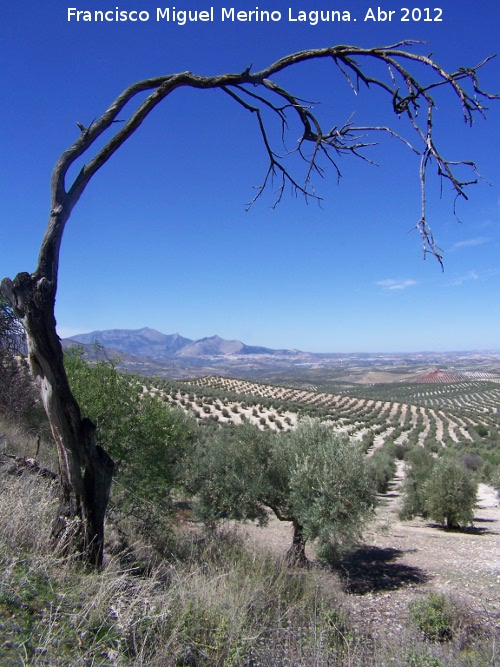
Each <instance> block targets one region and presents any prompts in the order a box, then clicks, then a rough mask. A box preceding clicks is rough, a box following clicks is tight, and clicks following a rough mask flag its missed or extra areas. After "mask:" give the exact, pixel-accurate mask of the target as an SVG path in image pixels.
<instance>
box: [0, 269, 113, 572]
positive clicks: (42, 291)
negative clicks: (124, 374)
mask: <svg viewBox="0 0 500 667" xmlns="http://www.w3.org/2000/svg"><path fill="white" fill-rule="evenodd" d="M1 288H2V293H3V294H4V295H5V296H6V298H7V299H8V300H9V303H10V304H11V306H12V308H13V310H14V312H15V314H16V316H17V317H18V318H19V319H20V321H21V322H22V324H23V326H24V328H25V330H26V336H27V345H28V359H29V363H30V367H31V371H32V374H33V377H34V379H35V381H36V382H37V384H38V386H39V389H40V396H41V398H42V402H43V405H44V408H45V411H46V413H47V417H48V420H49V423H50V427H51V430H52V435H53V437H54V441H55V443H56V448H57V455H58V460H59V472H60V480H61V492H60V506H59V511H58V515H57V518H56V520H55V522H54V526H53V537H54V539H55V540H56V541H57V543H58V545H59V547H60V548H61V549H62V550H63V551H64V552H66V553H74V552H75V551H76V552H77V553H78V554H80V555H81V556H82V558H83V559H84V560H85V561H86V562H87V563H88V564H90V565H92V566H97V567H99V566H100V565H101V564H102V558H103V543H104V515H105V512H106V507H107V504H108V500H109V494H110V489H111V480H112V475H113V470H114V462H113V460H112V459H111V458H110V457H109V455H108V454H107V453H106V452H105V451H104V450H103V449H102V447H100V446H99V445H97V444H96V443H95V438H94V433H95V426H94V424H93V423H92V422H91V421H90V420H89V419H82V417H81V413H80V408H79V406H78V403H77V401H76V399H75V398H74V396H73V394H72V393H71V389H70V387H69V383H68V379H67V376H66V371H65V368H64V357H63V351H62V347H61V343H60V340H59V337H58V336H57V333H56V321H55V317H54V307H53V306H54V302H55V289H54V285H53V283H51V282H50V281H49V280H47V279H46V278H44V277H42V278H38V277H37V275H36V274H31V275H30V274H28V273H20V274H18V275H17V276H16V278H15V279H14V280H13V281H11V280H9V279H7V278H6V279H4V280H3V281H2V286H1Z"/></svg>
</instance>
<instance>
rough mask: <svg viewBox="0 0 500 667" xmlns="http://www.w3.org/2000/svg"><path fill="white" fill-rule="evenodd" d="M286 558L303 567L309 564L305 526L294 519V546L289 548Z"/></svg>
mask: <svg viewBox="0 0 500 667" xmlns="http://www.w3.org/2000/svg"><path fill="white" fill-rule="evenodd" d="M286 560H287V561H288V562H289V563H291V564H293V565H300V566H301V567H303V566H306V565H308V564H309V561H308V559H307V556H306V539H305V537H304V528H303V526H302V525H301V524H300V523H299V522H298V521H295V520H294V521H293V538H292V546H291V547H290V549H288V551H287V554H286Z"/></svg>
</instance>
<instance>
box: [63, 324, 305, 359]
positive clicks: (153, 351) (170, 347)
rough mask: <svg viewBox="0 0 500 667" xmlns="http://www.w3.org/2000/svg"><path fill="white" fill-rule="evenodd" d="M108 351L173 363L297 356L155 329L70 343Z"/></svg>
mask: <svg viewBox="0 0 500 667" xmlns="http://www.w3.org/2000/svg"><path fill="white" fill-rule="evenodd" d="M96 340H97V341H98V342H99V344H100V345H102V346H103V347H105V348H107V349H112V350H115V351H118V352H122V353H124V354H131V355H134V356H136V357H142V358H144V359H153V360H155V361H159V362H163V361H172V359H179V360H181V359H184V360H186V361H187V360H195V359H198V360H200V359H207V358H209V359H210V358H213V357H228V356H235V355H236V356H239V355H245V356H249V355H271V356H283V355H285V356H287V357H290V356H294V355H300V354H301V353H300V352H298V351H297V350H273V349H271V348H268V347H257V346H252V345H245V344H244V343H242V342H241V341H239V340H224V338H221V337H220V336H209V337H206V338H200V339H199V340H191V339H190V338H184V337H183V336H180V335H179V334H178V333H175V334H170V335H166V334H163V333H161V332H160V331H156V330H155V329H149V328H148V327H144V328H143V329H108V330H105V331H92V332H91V333H86V334H78V335H77V336H72V337H71V338H69V339H66V342H70V341H73V342H75V343H81V344H82V345H92V344H93V343H94V342H95V341H96Z"/></svg>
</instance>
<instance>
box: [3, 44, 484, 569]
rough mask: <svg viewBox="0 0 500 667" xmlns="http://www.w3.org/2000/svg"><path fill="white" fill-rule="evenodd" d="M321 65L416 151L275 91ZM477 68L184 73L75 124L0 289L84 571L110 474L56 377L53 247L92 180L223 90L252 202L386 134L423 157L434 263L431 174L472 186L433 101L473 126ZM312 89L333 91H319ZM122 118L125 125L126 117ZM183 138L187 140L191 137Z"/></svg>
mask: <svg viewBox="0 0 500 667" xmlns="http://www.w3.org/2000/svg"><path fill="white" fill-rule="evenodd" d="M318 60H328V61H330V62H331V63H332V65H333V67H334V68H336V70H337V72H338V73H339V74H340V77H342V78H343V79H344V80H345V82H346V83H347V85H348V86H350V87H351V88H352V89H353V90H356V88H357V87H358V86H360V85H364V86H367V87H368V88H371V89H376V90H378V91H381V92H382V94H383V95H385V98H386V100H387V103H388V105H389V108H390V109H391V110H392V111H393V112H394V114H395V115H396V117H400V118H405V119H406V120H407V121H408V125H409V128H410V129H411V130H412V131H414V133H415V138H416V142H415V143H417V144H418V145H417V146H415V147H413V146H410V143H409V142H408V141H407V140H403V139H402V137H400V135H399V134H397V133H396V132H395V131H394V130H392V129H391V128H390V127H378V126H372V127H356V126H355V124H354V123H353V121H352V119H351V120H349V121H347V122H346V123H344V124H340V125H339V124H335V122H334V121H333V120H332V122H331V124H329V125H328V128H327V129H325V128H323V127H322V125H321V123H320V121H319V117H318V115H317V114H316V113H315V109H314V105H313V104H311V103H309V102H306V101H304V100H302V99H301V98H300V96H299V91H297V92H295V91H292V90H289V89H288V88H284V87H283V86H281V85H280V84H279V83H277V81H276V77H278V75H279V73H280V72H282V71H283V70H287V69H290V68H295V67H296V66H297V65H299V64H300V63H303V62H306V61H318ZM484 62H486V61H483V62H482V63H479V64H478V65H476V66H473V67H470V68H463V67H460V68H458V69H457V70H456V71H446V70H445V69H444V68H442V67H441V66H440V65H439V64H438V63H437V62H436V61H435V60H434V59H433V58H432V57H430V56H426V55H421V54H419V53H415V52H414V51H412V43H411V42H401V43H398V44H393V45H391V46H387V47H375V48H362V47H358V46H345V45H341V46H329V47H326V48H318V49H311V50H305V51H300V52H296V53H292V54H291V55H288V56H286V57H284V58H281V59H279V60H277V61H276V62H274V63H272V64H270V65H269V66H267V67H265V68H264V69H261V70H260V71H255V72H253V71H251V67H248V68H246V69H245V70H244V71H243V72H237V73H233V74H231V73H225V74H219V75H214V76H200V75H197V74H193V73H192V72H189V71H186V72H179V73H176V74H167V75H165V76H158V77H154V78H151V79H144V80H142V81H139V82H137V83H134V84H132V85H131V86H129V87H128V88H127V89H126V90H124V91H123V92H122V93H121V94H120V95H118V97H117V98H116V99H115V100H114V101H113V102H112V103H111V105H110V106H109V108H108V109H107V110H106V111H105V112H104V113H103V114H102V115H101V116H100V117H99V118H97V119H95V120H93V121H92V122H91V123H90V124H88V125H87V126H84V125H83V124H82V123H80V122H79V123H77V125H78V128H79V131H80V134H79V136H78V137H77V139H76V140H75V142H74V143H73V144H72V145H71V146H70V147H69V148H68V149H67V150H65V151H64V152H63V153H62V155H61V156H60V158H59V159H58V160H57V162H56V165H55V167H54V170H53V172H52V178H51V186H50V189H51V192H50V194H51V204H50V212H49V218H48V224H47V228H46V231H45V234H44V236H43V239H42V242H41V247H40V252H39V256H38V263H37V265H36V267H35V269H34V271H33V272H31V273H26V272H22V273H19V274H18V275H17V276H16V277H15V278H14V279H13V280H11V279H10V278H5V279H4V280H3V281H2V283H1V288H0V289H1V292H2V294H3V295H4V297H5V298H6V299H7V301H8V302H9V304H10V306H11V308H12V310H13V312H14V313H15V315H16V317H18V318H19V320H20V321H21V322H22V324H23V327H24V329H25V330H26V334H27V345H28V356H29V363H30V367H31V371H32V374H33V377H34V378H35V380H36V382H37V384H38V387H39V389H40V394H41V398H42V402H43V405H44V408H45V411H46V413H47V416H48V419H49V422H50V425H51V430H52V433H53V436H54V440H55V443H56V448H57V453H58V460H59V469H60V478H61V503H60V508H59V512H58V516H57V519H56V522H55V525H54V536H55V537H56V538H58V537H60V536H61V534H63V533H65V532H67V530H68V527H69V526H71V525H72V526H76V530H75V531H74V540H73V549H74V550H76V551H77V552H80V553H81V554H82V555H83V557H84V558H85V560H86V561H87V562H88V563H91V564H94V565H96V564H97V565H99V564H100V563H101V561H102V548H103V536H104V533H103V530H104V528H103V526H104V515H105V512H106V506H107V503H108V499H109V491H110V487H111V479H112V475H113V470H114V462H113V460H112V458H111V457H110V456H109V455H108V454H107V453H106V451H105V450H104V449H103V448H102V447H101V446H100V445H98V444H96V441H95V426H94V424H93V423H92V422H91V421H90V420H89V419H87V418H82V415H81V411H80V406H79V405H78V402H77V400H76V399H75V397H74V396H73V394H72V392H71V389H70V386H69V383H68V380H67V377H66V372H65V369H64V362H63V353H62V349H61V344H60V341H59V338H58V336H57V333H56V320H55V315H54V305H55V299H56V293H57V281H58V270H59V255H60V247H61V241H62V237H63V233H64V229H65V226H66V224H67V222H68V220H69V218H70V216H71V213H72V211H73V209H74V207H75V206H76V204H77V202H78V200H79V199H80V197H81V196H82V194H83V192H84V191H85V189H86V187H87V186H88V184H89V183H90V181H91V180H92V178H93V177H94V176H95V175H96V174H97V173H98V172H99V170H100V169H101V168H102V167H103V165H105V164H106V163H107V161H108V160H109V159H110V158H111V157H112V156H113V155H114V154H115V153H116V151H117V150H118V149H119V148H120V147H121V146H122V145H123V144H124V143H125V142H126V141H127V140H128V139H129V137H131V136H132V134H133V133H134V132H136V130H138V128H139V127H140V125H141V123H142V122H143V121H144V120H145V119H146V118H147V116H148V115H149V114H150V113H151V112H152V111H153V109H155V108H156V107H157V106H158V105H159V104H160V103H161V102H163V101H164V100H166V99H167V98H168V97H169V96H170V95H171V94H173V93H174V92H175V91H176V90H178V89H180V88H185V87H188V88H193V89H197V90H200V91H203V90H207V89H210V90H216V91H219V92H220V93H221V94H222V95H225V96H227V99H228V100H230V101H231V102H233V103H235V104H236V105H238V106H239V107H243V108H244V109H245V110H247V111H248V112H249V113H250V115H251V116H252V117H253V118H254V119H255V122H256V123H257V126H258V128H259V131H260V135H261V138H262V146H263V150H264V153H265V155H266V156H267V168H266V170H265V173H264V175H263V180H262V183H261V185H260V187H259V188H258V189H257V194H256V196H255V198H254V200H255V199H258V198H259V196H260V195H261V194H262V193H263V192H264V190H265V189H266V188H267V187H268V186H272V184H273V182H275V181H276V180H277V183H278V189H277V202H278V201H279V200H280V199H281V198H282V196H283V194H284V191H285V188H286V187H287V185H290V186H291V187H292V189H294V190H295V191H296V192H299V193H302V194H303V195H304V196H305V197H307V198H311V197H312V198H318V195H317V194H316V191H315V189H314V183H313V177H314V176H315V175H316V176H317V175H322V173H323V170H324V167H325V165H331V166H332V167H333V170H334V172H336V173H337V175H338V176H340V168H339V164H338V160H339V158H340V157H341V156H343V155H352V156H357V157H362V158H364V159H366V157H365V156H364V153H363V149H364V148H365V147H366V146H368V145H373V142H372V140H371V138H370V137H367V135H369V134H374V133H378V134H381V133H386V134H390V135H392V136H395V137H399V138H400V139H401V140H402V141H405V142H406V144H407V145H408V146H410V147H411V148H412V149H413V150H415V151H417V152H420V154H421V160H420V170H419V175H418V178H419V179H420V183H421V186H422V210H421V213H420V215H419V217H418V220H417V223H416V226H417V228H418V229H419V231H420V234H421V237H422V242H423V245H424V252H431V253H433V254H434V255H435V256H436V257H437V258H438V260H439V261H441V257H440V254H439V251H438V249H437V247H436V245H435V243H434V239H433V236H432V232H431V230H430V228H429V226H428V221H427V213H426V207H425V184H426V176H427V174H428V171H429V167H430V165H431V164H433V165H435V167H436V169H437V172H438V175H439V177H440V178H442V179H445V180H447V181H448V182H449V183H450V184H451V186H452V188H453V189H454V191H455V193H456V195H457V196H458V197H465V196H466V195H465V189H466V187H467V186H468V185H469V184H470V183H473V182H475V174H474V175H473V176H472V177H471V178H465V179H464V178H463V177H459V176H458V175H457V173H458V172H457V171H456V168H457V166H458V165H468V166H470V167H471V168H472V169H473V170H474V164H473V163H472V162H456V161H454V160H450V159H448V158H447V157H446V156H444V155H443V154H442V153H441V151H440V149H439V147H438V146H437V145H436V142H435V138H434V132H433V128H434V123H435V120H436V119H435V110H436V105H435V99H434V97H435V95H437V94H438V92H439V91H440V89H442V88H445V89H448V90H450V91H452V93H453V94H454V95H455V97H456V100H457V103H458V105H459V106H460V107H461V109H462V112H463V115H464V119H465V121H466V122H467V123H469V124H471V123H472V121H473V119H474V117H475V116H476V115H477V114H480V115H484V105H483V102H484V100H485V99H487V98H491V97H492V95H488V94H487V93H485V92H484V91H482V90H481V88H480V87H479V85H478V81H477V72H478V70H479V68H480V67H481V66H482V65H483V64H484ZM320 85H321V87H326V86H330V85H332V84H331V83H330V82H327V81H321V82H320ZM134 103H135V104H136V106H135V107H134ZM122 114H123V115H125V116H126V117H125V118H122V117H121V116H122ZM271 118H274V119H276V120H277V121H278V124H279V129H280V132H274V130H272V129H270V126H269V123H271V120H270V119H271ZM292 119H295V123H296V124H295V125H294V126H293V127H296V126H297V124H298V126H299V128H300V132H299V137H298V142H297V144H296V147H295V149H294V150H293V151H292V153H294V154H295V155H298V156H299V158H302V160H303V162H302V164H303V165H304V168H305V169H304V172H303V173H302V174H301V175H298V173H296V172H295V167H296V164H297V161H296V160H294V155H290V151H287V150H284V151H283V150H282V148H278V147H277V146H276V145H275V144H276V141H278V142H279V141H280V139H277V138H276V137H280V138H281V139H283V140H284V137H285V134H286V133H287V130H288V128H289V121H290V122H291V121H292ZM445 120H446V119H445ZM271 124H272V123H271ZM290 127H292V125H290ZM186 131H187V132H189V128H187V129H186ZM198 131H199V129H198V128H196V132H198ZM105 133H107V134H106V136H104V135H105ZM290 158H291V161H288V160H289V159H290ZM79 160H80V163H82V162H84V164H83V166H82V167H81V169H80V170H79V171H77V173H76V176H74V177H71V179H70V177H69V172H70V169H71V167H73V166H75V163H77V164H78V161H79ZM299 162H300V160H299ZM73 173H74V172H73ZM138 233H139V232H138Z"/></svg>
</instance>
